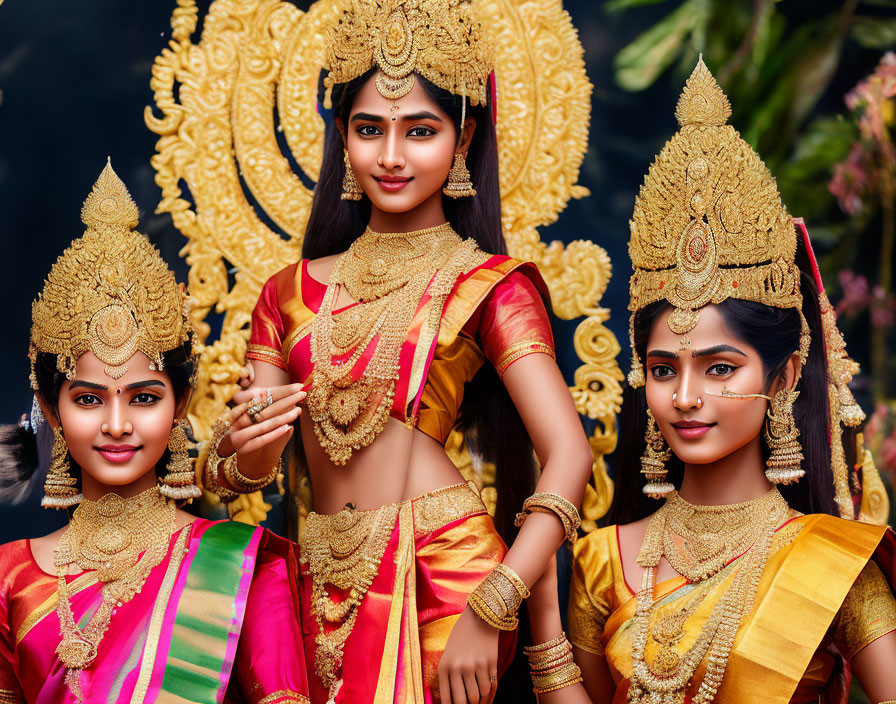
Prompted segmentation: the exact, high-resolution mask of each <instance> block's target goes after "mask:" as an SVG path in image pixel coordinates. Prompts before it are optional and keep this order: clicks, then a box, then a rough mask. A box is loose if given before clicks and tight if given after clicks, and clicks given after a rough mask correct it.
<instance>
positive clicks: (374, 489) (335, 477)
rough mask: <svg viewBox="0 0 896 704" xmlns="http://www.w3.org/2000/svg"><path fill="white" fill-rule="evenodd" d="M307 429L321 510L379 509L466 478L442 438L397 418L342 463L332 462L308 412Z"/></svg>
mask: <svg viewBox="0 0 896 704" xmlns="http://www.w3.org/2000/svg"><path fill="white" fill-rule="evenodd" d="M301 430H302V443H303V445H304V449H305V456H306V458H307V460H308V468H309V473H310V475H311V487H312V490H313V493H314V510H315V511H316V512H317V513H336V512H337V511H339V510H340V509H342V508H343V507H344V506H345V505H346V504H351V505H352V506H354V507H355V508H356V509H359V510H367V509H373V508H379V507H380V506H385V505H387V504H392V503H396V502H399V501H405V500H407V499H412V498H414V497H416V496H420V495H421V494H425V493H427V492H429V491H435V490H436V489H441V488H443V487H446V486H451V485H452V484H457V483H458V482H462V481H463V477H462V476H461V474H460V472H459V471H458V470H457V467H455V466H454V463H453V462H452V461H451V460H450V459H449V458H448V455H447V454H446V453H445V450H444V448H443V447H442V446H441V445H440V444H439V443H438V442H437V441H436V440H434V439H433V438H431V437H429V436H428V435H426V434H425V433H423V432H421V431H419V430H416V429H410V428H407V427H406V426H405V425H404V423H402V422H401V421H399V420H396V419H395V418H390V419H389V421H388V423H387V424H386V427H385V428H384V429H383V431H382V432H381V433H380V434H379V436H378V437H377V438H376V440H374V441H373V442H372V443H371V444H370V445H368V446H367V447H365V448H364V449H362V450H358V451H356V452H355V453H354V454H353V455H352V458H351V459H350V460H349V461H348V462H347V463H346V464H345V465H342V466H340V465H335V464H333V463H332V462H331V461H330V458H329V457H328V456H327V453H326V452H324V450H323V449H322V448H321V446H320V445H319V444H318V442H317V438H316V437H315V435H314V428H313V425H312V422H311V419H310V418H309V417H308V416H307V415H306V414H304V413H303V415H302V416H301Z"/></svg>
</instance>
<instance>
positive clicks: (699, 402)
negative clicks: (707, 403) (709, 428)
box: [697, 396, 703, 408]
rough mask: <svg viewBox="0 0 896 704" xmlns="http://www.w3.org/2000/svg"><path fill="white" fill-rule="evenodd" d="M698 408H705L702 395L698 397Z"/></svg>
mask: <svg viewBox="0 0 896 704" xmlns="http://www.w3.org/2000/svg"><path fill="white" fill-rule="evenodd" d="M697 408H703V398H702V397H701V396H698V397H697Z"/></svg>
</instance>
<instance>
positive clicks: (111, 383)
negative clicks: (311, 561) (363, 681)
mask: <svg viewBox="0 0 896 704" xmlns="http://www.w3.org/2000/svg"><path fill="white" fill-rule="evenodd" d="M82 219H83V220H84V223H85V225H87V227H88V229H87V232H86V233H85V234H84V235H83V237H81V238H79V239H77V240H75V242H73V243H72V245H71V247H70V248H69V249H67V250H66V251H65V253H64V254H63V255H62V256H61V257H60V258H59V259H58V260H57V262H56V264H55V265H54V267H53V269H52V271H51V272H50V275H49V277H48V278H47V281H46V284H45V286H44V289H43V292H42V294H41V296H40V297H39V298H38V299H37V301H35V303H34V307H33V327H32V337H31V348H30V357H31V362H32V385H33V387H34V392H35V395H36V399H37V401H38V402H39V403H40V407H41V408H42V410H43V416H44V417H45V418H46V420H45V421H43V422H46V423H48V424H49V426H50V427H51V428H52V431H53V437H54V441H53V449H52V459H51V463H50V469H49V473H48V475H47V479H46V483H45V486H44V492H45V495H44V499H43V502H42V503H43V505H44V506H47V507H52V508H71V507H75V508H74V510H73V512H72V514H71V518H70V523H69V525H68V526H66V527H64V528H62V529H60V530H58V531H56V532H55V533H52V534H50V535H48V536H44V537H42V538H37V539H34V540H19V541H16V542H12V543H7V544H5V545H2V546H0V702H3V703H4V704H25V703H27V704H61V703H65V704H75V703H77V702H84V703H85V704H89V703H92V702H97V703H98V702H104V703H111V702H134V703H137V702H141V703H142V702H184V701H190V702H205V703H207V704H213V703H215V702H234V703H236V702H248V703H249V704H261V703H262V702H264V704H275V703H286V702H292V703H301V702H307V701H308V699H307V681H306V674H305V663H304V658H303V649H302V645H301V636H300V628H299V621H298V613H297V603H296V599H295V596H294V595H295V584H294V582H295V579H294V575H295V571H296V559H295V556H294V551H293V546H292V545H291V544H290V543H289V542H288V541H285V540H283V539H280V538H278V537H276V536H274V535H272V534H270V533H268V532H267V531H265V530H263V529H261V528H251V527H249V526H245V525H241V524H237V523H232V522H229V521H219V522H213V521H207V520H203V519H200V518H195V517H194V516H192V515H190V514H189V513H186V512H185V511H182V510H181V509H180V508H179V507H178V504H179V503H183V502H184V501H187V500H191V499H192V498H194V497H196V496H198V495H199V493H200V492H199V489H198V487H197V486H196V485H195V484H194V483H193V460H192V458H191V457H190V455H189V447H190V443H189V438H188V435H187V428H188V426H187V425H186V421H184V420H181V419H180V415H181V413H182V411H183V409H184V408H185V407H186V403H187V400H188V397H189V393H190V390H191V384H192V378H191V377H192V369H193V363H194V358H193V350H192V337H193V330H192V323H191V322H190V316H189V306H188V305H187V303H188V299H187V296H186V293H185V291H184V290H183V288H182V287H181V286H179V285H178V284H177V282H176V281H175V279H174V276H173V274H172V273H171V271H170V270H169V269H168V267H167V266H166V264H165V263H164V261H163V260H162V258H161V257H160V256H159V253H158V252H157V251H156V250H155V249H154V248H153V247H152V245H151V244H150V243H149V241H148V240H147V239H146V238H145V237H144V236H143V235H141V234H139V233H137V232H134V231H133V230H132V228H133V227H134V226H136V224H137V208H136V205H135V204H134V202H133V201H132V200H131V198H130V196H129V195H128V193H127V190H126V189H125V186H124V184H123V183H122V182H121V181H120V180H119V179H118V177H117V176H116V175H115V173H114V172H113V171H112V168H111V166H107V167H106V169H105V170H104V171H103V173H102V174H101V175H100V178H99V180H98V181H97V183H96V185H95V186H94V189H93V192H92V193H91V194H90V195H89V196H88V198H87V200H86V202H85V204H84V208H83V211H82ZM25 442H30V443H31V445H32V446H33V445H34V438H33V437H31V436H30V433H28V432H26V431H25V430H24V429H19V430H17V431H16V433H15V434H14V436H13V437H12V438H11V439H10V444H13V443H19V444H20V445H21V444H22V443H25ZM33 450H34V448H33V447H32V452H31V453H30V454H32V455H33V454H34V453H33ZM25 454H28V453H25ZM21 456H24V455H21ZM3 469H4V472H5V475H6V476H7V477H8V476H9V475H10V472H15V473H17V474H18V475H19V476H18V478H19V479H21V480H27V478H28V476H29V475H30V474H31V472H33V468H29V467H24V466H21V465H19V466H17V467H15V468H10V467H4V468H3ZM157 470H158V473H157ZM7 489H9V487H7ZM272 622H274V623H276V624H277V628H276V629H273V630H272V629H270V627H269V624H270V623H272Z"/></svg>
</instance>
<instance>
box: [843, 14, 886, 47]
mask: <svg viewBox="0 0 896 704" xmlns="http://www.w3.org/2000/svg"><path fill="white" fill-rule="evenodd" d="M850 36H851V37H852V38H853V39H855V40H856V41H857V42H858V43H859V44H860V45H861V46H863V47H865V48H866V49H889V48H890V47H893V46H896V19H882V18H880V17H856V18H854V19H853V24H852V30H851V31H850Z"/></svg>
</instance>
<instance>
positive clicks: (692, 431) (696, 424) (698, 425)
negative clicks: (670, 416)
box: [672, 420, 715, 440]
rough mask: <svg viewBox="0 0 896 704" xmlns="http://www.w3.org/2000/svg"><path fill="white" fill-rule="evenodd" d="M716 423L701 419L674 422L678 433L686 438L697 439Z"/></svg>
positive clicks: (673, 425)
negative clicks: (705, 421)
mask: <svg viewBox="0 0 896 704" xmlns="http://www.w3.org/2000/svg"><path fill="white" fill-rule="evenodd" d="M714 425H715V423H704V422H702V421H699V420H680V421H677V422H675V423H673V424H672V427H673V428H675V430H676V431H678V434H679V435H680V436H681V437H683V438H684V439H685V440H696V439H697V438H700V437H703V436H704V435H706V433H708V432H709V431H710V429H712V427H713V426H714Z"/></svg>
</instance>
